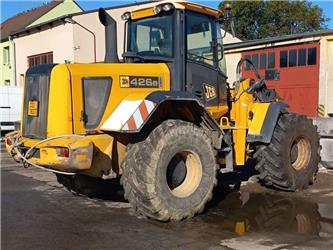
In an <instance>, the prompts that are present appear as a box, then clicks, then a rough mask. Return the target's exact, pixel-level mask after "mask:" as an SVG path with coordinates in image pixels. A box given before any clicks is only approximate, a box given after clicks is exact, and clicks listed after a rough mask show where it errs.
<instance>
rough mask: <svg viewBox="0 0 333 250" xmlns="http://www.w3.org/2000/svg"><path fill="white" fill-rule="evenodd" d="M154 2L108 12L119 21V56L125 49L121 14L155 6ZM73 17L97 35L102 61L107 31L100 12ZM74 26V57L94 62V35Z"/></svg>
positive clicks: (97, 46) (98, 55)
mask: <svg viewBox="0 0 333 250" xmlns="http://www.w3.org/2000/svg"><path fill="white" fill-rule="evenodd" d="M154 5H155V4H154V3H149V4H141V5H140V4H138V5H135V6H129V7H126V8H117V9H110V10H107V12H108V13H109V14H110V15H111V16H112V17H113V18H114V19H115V20H116V22H117V37H118V56H119V57H120V58H121V55H122V54H123V51H124V49H123V48H124V46H123V44H124V24H125V22H124V21H123V20H122V19H121V15H122V14H124V13H125V12H127V11H133V10H136V9H139V8H142V7H143V6H144V7H149V6H154ZM73 19H74V20H75V21H76V22H78V23H80V24H81V25H83V26H84V27H86V28H88V29H89V30H91V31H93V32H94V33H95V35H96V54H97V56H96V57H97V62H102V61H103V60H104V55H105V33H104V26H103V25H102V24H101V23H100V22H99V19H98V12H97V11H96V12H92V13H86V14H82V15H76V16H73ZM73 26H74V59H75V62H93V59H94V58H93V55H94V54H93V48H94V47H93V36H92V35H91V34H90V33H89V32H87V31H86V30H84V29H82V28H81V27H80V26H78V25H76V24H73Z"/></svg>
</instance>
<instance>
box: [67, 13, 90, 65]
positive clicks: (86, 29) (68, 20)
mask: <svg viewBox="0 0 333 250" xmlns="http://www.w3.org/2000/svg"><path fill="white" fill-rule="evenodd" d="M64 21H65V22H66V23H70V24H76V25H78V26H80V27H81V28H82V29H84V30H85V31H87V32H89V33H90V34H91V35H92V36H93V39H94V62H96V35H95V33H94V32H92V31H91V30H90V29H88V28H86V27H84V26H83V25H82V24H80V23H78V22H77V21H75V20H74V19H72V18H70V17H67V18H65V19H64Z"/></svg>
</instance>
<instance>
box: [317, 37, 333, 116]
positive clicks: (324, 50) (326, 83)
mask: <svg viewBox="0 0 333 250" xmlns="http://www.w3.org/2000/svg"><path fill="white" fill-rule="evenodd" d="M319 105H320V106H322V107H323V108H324V110H325V112H324V113H325V116H327V114H333V36H327V37H323V38H321V40H320V63H319Z"/></svg>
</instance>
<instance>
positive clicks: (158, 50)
mask: <svg viewBox="0 0 333 250" xmlns="http://www.w3.org/2000/svg"><path fill="white" fill-rule="evenodd" d="M172 22H173V15H165V16H162V17H161V16H157V17H150V18H145V19H142V20H136V21H135V22H131V23H130V25H129V35H130V41H131V42H130V44H129V48H128V51H132V52H137V53H138V54H139V55H141V56H164V57H172V56H173V48H172V41H173V38H172V36H173V32H172Z"/></svg>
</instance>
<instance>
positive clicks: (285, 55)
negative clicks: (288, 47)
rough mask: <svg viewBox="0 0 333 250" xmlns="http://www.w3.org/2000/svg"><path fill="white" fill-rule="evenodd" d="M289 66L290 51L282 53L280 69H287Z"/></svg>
mask: <svg viewBox="0 0 333 250" xmlns="http://www.w3.org/2000/svg"><path fill="white" fill-rule="evenodd" d="M287 66H288V51H281V52H280V68H285V67H287Z"/></svg>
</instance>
